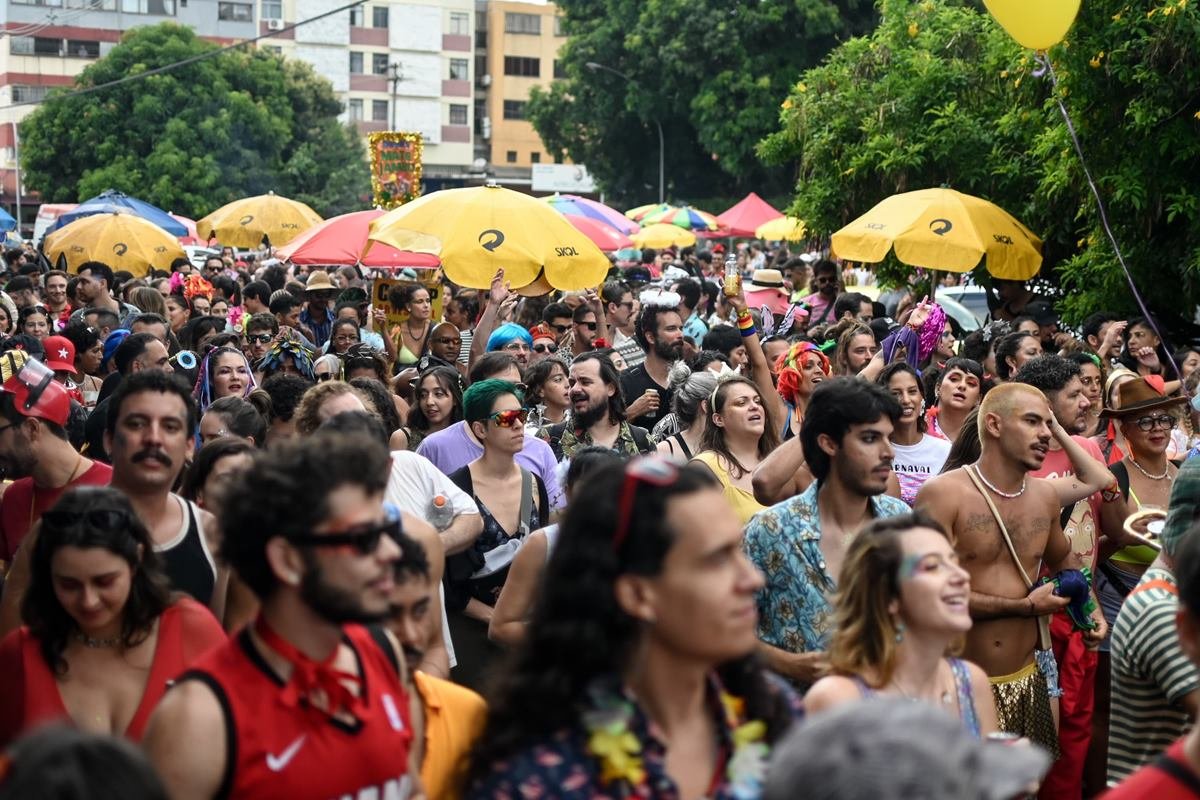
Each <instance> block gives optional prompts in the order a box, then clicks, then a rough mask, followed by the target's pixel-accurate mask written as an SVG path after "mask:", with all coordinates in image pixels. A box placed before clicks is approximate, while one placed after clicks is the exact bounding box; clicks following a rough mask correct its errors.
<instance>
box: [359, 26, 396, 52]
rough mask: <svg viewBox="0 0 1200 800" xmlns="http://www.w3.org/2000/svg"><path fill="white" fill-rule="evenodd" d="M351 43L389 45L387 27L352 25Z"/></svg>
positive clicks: (377, 45) (376, 45) (374, 45)
mask: <svg viewBox="0 0 1200 800" xmlns="http://www.w3.org/2000/svg"><path fill="white" fill-rule="evenodd" d="M350 44H366V45H371V46H373V47H387V46H388V31H387V28H358V27H355V26H353V25H352V26H351V27H350Z"/></svg>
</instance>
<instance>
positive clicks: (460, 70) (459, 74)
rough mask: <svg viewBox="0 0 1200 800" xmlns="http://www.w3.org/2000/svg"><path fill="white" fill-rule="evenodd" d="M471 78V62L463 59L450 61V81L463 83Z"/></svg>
mask: <svg viewBox="0 0 1200 800" xmlns="http://www.w3.org/2000/svg"><path fill="white" fill-rule="evenodd" d="M470 78H471V62H469V61H467V60H466V59H465V58H452V59H450V80H452V81H465V80H470Z"/></svg>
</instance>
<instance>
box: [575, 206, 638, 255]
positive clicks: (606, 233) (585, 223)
mask: <svg viewBox="0 0 1200 800" xmlns="http://www.w3.org/2000/svg"><path fill="white" fill-rule="evenodd" d="M563 216H564V217H566V218H567V222H569V223H571V224H572V225H574V226H575V228H576V229H577V230H578V231H579V232H580V233H582V234H583V235H584V236H586V237H588V238H589V239H591V240H592V241H593V242H595V243H596V246H597V247H599V248H600V249H601V250H603V251H604V252H606V253H611V252H613V251H615V250H623V249H624V248H626V247H633V239H630V238H629V237H628V236H626V235H625V234H623V233H621V232H620V231H618V230H617V229H616V228H614V227H612V226H611V225H607V224H605V223H603V222H598V221H596V220H594V219H591V218H589V217H579V216H575V215H574V214H564V215H563Z"/></svg>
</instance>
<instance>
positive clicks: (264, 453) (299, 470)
mask: <svg viewBox="0 0 1200 800" xmlns="http://www.w3.org/2000/svg"><path fill="white" fill-rule="evenodd" d="M330 385H333V386H341V387H344V388H346V389H350V387H349V386H347V385H346V384H344V383H341V384H339V383H331V384H322V386H330ZM316 388H321V387H316ZM352 391H353V390H352ZM390 465H391V459H390V457H389V455H388V451H387V447H385V446H384V445H382V444H380V443H379V442H378V441H376V440H374V439H371V438H370V437H367V436H364V435H361V434H349V435H346V434H341V433H334V432H324V431H319V432H317V433H314V434H313V435H311V436H306V437H303V438H300V439H295V440H291V441H286V442H281V443H280V444H278V445H275V446H273V447H271V449H269V450H260V451H258V452H257V453H255V455H254V461H253V463H252V464H251V465H250V467H249V468H248V469H247V470H246V471H245V472H244V473H243V475H242V479H241V480H239V481H235V482H233V483H231V484H229V487H228V488H227V489H226V490H225V491H224V492H222V494H221V497H220V498H219V510H220V514H219V515H218V517H219V518H220V520H221V528H222V531H223V533H224V536H223V538H222V540H221V557H222V558H224V559H225V560H226V561H227V562H228V563H229V565H230V566H231V567H232V568H233V569H234V571H235V572H237V575H238V577H239V578H240V579H241V580H242V581H243V582H244V583H245V584H246V586H248V587H249V588H250V590H251V591H252V592H254V594H255V596H256V597H258V598H259V600H266V599H267V598H268V597H270V596H271V594H272V593H273V592H274V591H275V588H276V587H277V585H278V583H279V579H278V577H277V576H276V575H275V573H274V571H273V570H272V568H271V565H270V564H269V563H268V561H267V554H266V549H267V542H268V541H269V540H270V539H272V538H274V537H276V536H282V537H283V538H285V539H287V538H289V537H293V536H299V535H306V534H309V533H311V532H312V530H313V528H315V527H317V526H318V525H320V524H321V523H322V522H323V521H324V520H325V519H326V518H327V517H328V516H329V496H330V495H331V494H332V493H333V492H335V491H336V490H338V489H340V488H341V487H343V486H347V485H350V486H360V487H362V489H363V491H364V492H366V493H367V494H372V495H374V494H379V493H382V492H383V490H384V488H385V487H386V486H387V481H388V477H389V474H390V472H391V466H390ZM297 498H303V499H304V502H297ZM264 520H270V521H271V524H269V525H264V524H263V521H264Z"/></svg>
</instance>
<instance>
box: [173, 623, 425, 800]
mask: <svg viewBox="0 0 1200 800" xmlns="http://www.w3.org/2000/svg"><path fill="white" fill-rule="evenodd" d="M343 630H344V632H345V638H344V641H345V642H346V643H347V644H348V645H349V646H350V647H351V649H353V650H354V652H355V655H356V656H357V658H358V664H359V668H360V675H361V676H362V683H361V690H362V697H361V701H362V702H361V705H360V711H359V714H360V718H359V720H358V722H356V723H354V724H353V725H350V724H347V723H345V722H343V721H341V720H338V719H334V718H333V717H329V716H326V715H323V714H319V713H315V712H314V711H313V710H311V709H309V708H306V707H303V706H290V705H287V704H285V703H284V701H283V688H284V686H285V684H284V683H283V681H281V680H280V679H279V676H278V675H276V674H275V672H274V671H273V670H272V669H271V667H270V666H268V665H267V663H266V661H264V660H263V657H262V655H261V654H260V653H259V651H258V650H257V648H256V647H255V645H254V643H253V642H252V641H251V639H250V634H249V631H248V629H243V630H242V632H241V633H240V634H238V636H237V637H236V638H234V639H230V640H229V641H228V642H227V643H226V644H225V645H224V646H222V647H219V648H216V649H215V650H212V651H210V652H209V653H208V655H207V656H205V657H204V658H203V659H201V660H200V661H199V662H198V663H197V664H196V667H195V669H193V670H190V671H189V672H188V673H187V674H185V675H184V676H183V677H182V678H181V679H180V680H200V681H203V682H204V684H205V685H207V686H208V687H209V688H210V689H212V691H213V693H214V694H216V696H217V699H218V700H219V701H220V703H221V707H222V709H223V710H224V716H225V726H226V737H225V740H226V742H228V747H229V752H228V753H227V754H226V763H225V776H224V778H223V780H222V781H221V788H220V790H219V791H218V793H217V796H218V797H236V798H241V799H243V800H268V799H269V798H270V799H273V798H279V797H287V798H291V800H347V799H348V800H367V798H371V800H404V798H406V797H408V796H409V794H411V792H412V780H411V779H410V778H409V776H408V753H409V746H410V742H411V739H412V729H411V727H410V724H409V708H408V695H407V693H406V692H405V690H404V687H403V686H402V685H401V683H400V676H399V675H398V674H397V672H396V667H395V666H394V665H393V662H392V660H391V659H390V658H389V656H388V655H387V654H386V653H385V652H384V651H383V650H382V649H381V645H380V644H378V643H377V642H376V641H375V639H374V638H373V637H372V635H371V633H370V631H368V630H367V629H366V628H364V627H362V626H360V625H347V626H345V628H344V629H343Z"/></svg>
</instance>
